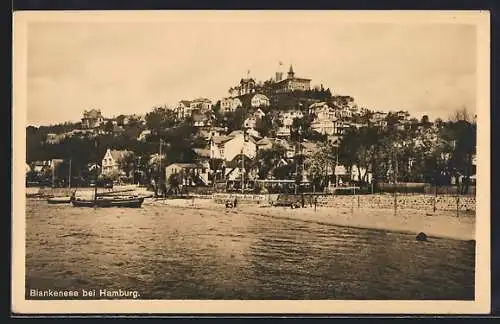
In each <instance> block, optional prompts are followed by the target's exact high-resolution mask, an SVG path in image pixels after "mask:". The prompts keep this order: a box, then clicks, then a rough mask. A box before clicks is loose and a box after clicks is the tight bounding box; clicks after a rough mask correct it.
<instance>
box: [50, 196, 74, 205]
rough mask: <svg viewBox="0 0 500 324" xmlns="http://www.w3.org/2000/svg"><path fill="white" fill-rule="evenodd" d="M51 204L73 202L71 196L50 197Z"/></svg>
mask: <svg viewBox="0 0 500 324" xmlns="http://www.w3.org/2000/svg"><path fill="white" fill-rule="evenodd" d="M47 202H48V203H49V204H69V203H70V202H71V196H66V197H50V198H47Z"/></svg>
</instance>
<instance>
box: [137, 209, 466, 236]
mask: <svg viewBox="0 0 500 324" xmlns="http://www.w3.org/2000/svg"><path fill="white" fill-rule="evenodd" d="M150 204H151V205H160V206H161V205H165V206H166V207H172V208H180V209H193V210H196V209H198V210H200V209H201V210H221V211H224V210H232V211H234V212H236V215H237V214H238V213H242V214H244V215H252V216H260V217H270V218H280V219H288V220H293V221H302V222H308V223H316V224H323V225H331V226H342V227H352V228H362V229H372V230H381V231H390V232H398V233H406V234H415V235H417V234H418V233H420V232H424V233H425V234H426V235H427V236H428V237H429V238H432V237H435V238H445V239H454V240H461V241H471V240H474V241H475V240H476V237H475V214H467V213H462V215H461V216H459V217H457V216H456V214H455V213H454V212H446V211H439V212H436V213H429V212H426V211H421V210H416V209H399V210H397V213H396V215H394V210H393V209H383V208H380V209H376V208H369V209H368V208H354V209H351V208H334V207H318V208H317V209H316V211H314V207H306V208H297V209H291V208H286V207H271V206H268V205H257V204H242V205H239V206H238V207H237V208H235V209H226V208H225V206H224V205H221V204H217V203H215V202H213V201H211V200H208V199H207V200H205V199H195V202H194V204H193V202H192V200H187V201H186V200H185V201H182V200H156V201H154V200H153V201H150V202H148V203H146V205H150Z"/></svg>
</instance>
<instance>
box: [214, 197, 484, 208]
mask: <svg viewBox="0 0 500 324" xmlns="http://www.w3.org/2000/svg"><path fill="white" fill-rule="evenodd" d="M277 197H278V195H277V194H271V195H252V194H247V195H242V194H214V195H213V196H212V198H213V199H214V200H215V201H216V202H217V203H224V202H225V201H227V200H233V199H234V198H236V199H237V200H238V202H239V203H243V204H245V203H253V204H268V203H270V202H272V201H275V200H276V199H277ZM304 197H305V199H304V200H305V202H306V204H312V203H313V202H314V197H316V199H317V204H318V205H319V206H327V207H334V208H335V207H336V208H381V209H394V208H396V209H418V210H426V211H434V208H435V209H436V211H440V210H441V211H445V210H446V211H456V210H457V209H458V210H459V211H472V212H474V211H475V210H476V197H475V196H473V195H466V196H457V195H437V196H436V195H429V194H405V195H401V194H398V195H396V199H395V198H394V195H393V194H374V195H348V196H347V195H314V196H313V195H304Z"/></svg>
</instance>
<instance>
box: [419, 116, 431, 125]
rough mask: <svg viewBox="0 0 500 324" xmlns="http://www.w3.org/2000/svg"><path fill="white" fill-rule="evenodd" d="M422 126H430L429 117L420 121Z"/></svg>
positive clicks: (423, 117) (424, 117)
mask: <svg viewBox="0 0 500 324" xmlns="http://www.w3.org/2000/svg"><path fill="white" fill-rule="evenodd" d="M420 124H421V125H422V126H424V127H427V126H429V125H430V121H429V116H427V115H423V116H422V119H421V120H420Z"/></svg>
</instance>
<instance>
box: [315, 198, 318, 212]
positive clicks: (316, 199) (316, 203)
mask: <svg viewBox="0 0 500 324" xmlns="http://www.w3.org/2000/svg"><path fill="white" fill-rule="evenodd" d="M317 205H318V197H314V211H316V206H317Z"/></svg>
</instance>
